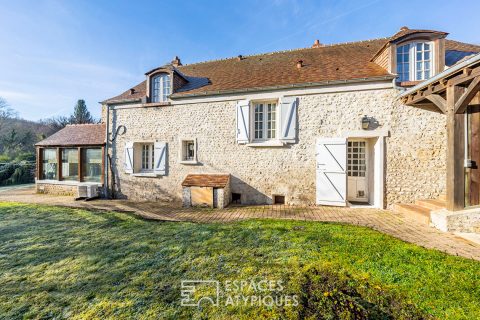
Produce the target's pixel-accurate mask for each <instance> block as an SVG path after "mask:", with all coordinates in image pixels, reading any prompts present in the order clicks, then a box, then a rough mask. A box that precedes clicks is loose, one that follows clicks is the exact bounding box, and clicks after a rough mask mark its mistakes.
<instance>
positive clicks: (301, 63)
mask: <svg viewBox="0 0 480 320" xmlns="http://www.w3.org/2000/svg"><path fill="white" fill-rule="evenodd" d="M301 67H303V60H298V61H297V68H298V69H300V68H301Z"/></svg>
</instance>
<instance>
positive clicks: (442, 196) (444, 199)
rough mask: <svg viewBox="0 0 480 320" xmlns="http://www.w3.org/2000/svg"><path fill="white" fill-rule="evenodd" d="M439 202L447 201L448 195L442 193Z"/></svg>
mask: <svg viewBox="0 0 480 320" xmlns="http://www.w3.org/2000/svg"><path fill="white" fill-rule="evenodd" d="M438 200H441V201H447V194H446V193H442V194H441V195H440V196H439V197H438Z"/></svg>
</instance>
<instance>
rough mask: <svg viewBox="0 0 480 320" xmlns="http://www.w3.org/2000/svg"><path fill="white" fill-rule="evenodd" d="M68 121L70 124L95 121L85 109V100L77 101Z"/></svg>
mask: <svg viewBox="0 0 480 320" xmlns="http://www.w3.org/2000/svg"><path fill="white" fill-rule="evenodd" d="M70 123H71V124H84V123H95V120H94V119H93V117H92V115H91V114H90V112H89V111H88V109H87V105H86V104H85V100H83V99H80V100H78V101H77V104H76V105H75V109H74V110H73V114H72V115H71V116H70Z"/></svg>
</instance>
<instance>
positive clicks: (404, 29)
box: [400, 26, 409, 31]
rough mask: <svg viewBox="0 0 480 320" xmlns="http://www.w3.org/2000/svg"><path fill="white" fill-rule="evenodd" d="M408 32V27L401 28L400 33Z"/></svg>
mask: <svg viewBox="0 0 480 320" xmlns="http://www.w3.org/2000/svg"><path fill="white" fill-rule="evenodd" d="M407 30H409V29H408V27H406V26H403V27H401V28H400V31H407Z"/></svg>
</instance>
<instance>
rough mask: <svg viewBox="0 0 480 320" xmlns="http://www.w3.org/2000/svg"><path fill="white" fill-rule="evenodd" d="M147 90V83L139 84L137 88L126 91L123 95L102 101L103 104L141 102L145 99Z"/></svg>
mask: <svg viewBox="0 0 480 320" xmlns="http://www.w3.org/2000/svg"><path fill="white" fill-rule="evenodd" d="M146 90H147V83H146V81H142V82H140V83H139V84H137V85H136V86H135V87H132V88H131V89H129V90H127V91H125V92H124V93H122V94H119V95H118V96H115V97H113V98H110V99H107V100H105V101H102V103H115V102H119V103H125V102H130V101H138V100H141V99H142V98H143V97H145V95H146Z"/></svg>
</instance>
